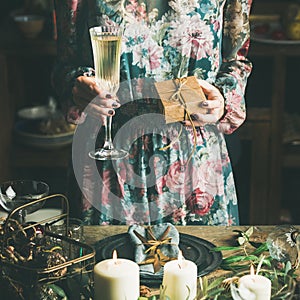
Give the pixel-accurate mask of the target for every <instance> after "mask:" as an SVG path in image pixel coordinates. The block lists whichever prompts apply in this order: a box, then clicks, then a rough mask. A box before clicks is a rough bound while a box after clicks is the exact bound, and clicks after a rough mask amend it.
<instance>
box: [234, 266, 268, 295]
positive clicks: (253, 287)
mask: <svg viewBox="0 0 300 300" xmlns="http://www.w3.org/2000/svg"><path fill="white" fill-rule="evenodd" d="M235 282H237V285H236V284H235ZM271 285H272V283H271V280H270V279H269V278H267V277H265V276H263V275H259V274H258V273H256V274H255V273H254V268H253V266H252V265H251V268H250V273H249V274H246V275H243V276H242V277H240V278H238V279H237V280H236V281H234V282H233V283H232V284H231V295H232V298H233V299H234V300H243V299H245V300H246V299H247V300H251V299H253V300H269V299H271Z"/></svg>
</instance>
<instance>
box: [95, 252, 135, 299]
mask: <svg viewBox="0 0 300 300" xmlns="http://www.w3.org/2000/svg"><path fill="white" fill-rule="evenodd" d="M139 293H140V278H139V266H138V265H137V264H136V263H135V262H133V261H131V260H128V259H124V258H117V252H116V251H114V252H113V257H112V258H111V259H106V260H103V261H101V262H99V263H97V264H96V265H95V267H94V299H95V300H122V299H124V300H126V299H133V300H134V299H138V297H139Z"/></svg>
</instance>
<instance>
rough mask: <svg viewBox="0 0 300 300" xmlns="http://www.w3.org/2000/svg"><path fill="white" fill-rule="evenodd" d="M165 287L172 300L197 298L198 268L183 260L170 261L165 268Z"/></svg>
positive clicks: (179, 257)
mask: <svg viewBox="0 0 300 300" xmlns="http://www.w3.org/2000/svg"><path fill="white" fill-rule="evenodd" d="M162 284H163V287H164V289H165V295H166V296H168V297H169V298H170V299H171V300H183V299H184V300H186V299H189V300H192V299H195V298H196V296H197V266H196V264H195V263H194V262H192V261H190V260H185V259H183V258H182V254H181V252H179V255H178V259H177V260H172V261H169V262H167V263H166V264H165V266H164V276H163V283H162Z"/></svg>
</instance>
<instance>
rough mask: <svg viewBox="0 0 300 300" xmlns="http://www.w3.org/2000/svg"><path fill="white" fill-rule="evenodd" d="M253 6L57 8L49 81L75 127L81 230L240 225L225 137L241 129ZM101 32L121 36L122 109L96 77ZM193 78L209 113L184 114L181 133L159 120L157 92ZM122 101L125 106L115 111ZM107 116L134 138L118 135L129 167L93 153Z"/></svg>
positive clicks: (80, 4) (237, 2)
mask: <svg viewBox="0 0 300 300" xmlns="http://www.w3.org/2000/svg"><path fill="white" fill-rule="evenodd" d="M250 6H251V0H199V1H197V0H190V1H186V0H185V1H184V0H173V1H166V0H161V1H159V0H157V1H154V0H144V1H138V0H127V1H125V0H123V1H115V0H65V1H57V3H56V12H57V28H58V63H57V66H56V68H55V70H54V73H53V75H54V76H53V82H54V85H55V87H56V89H57V91H58V93H59V95H60V97H61V99H62V101H64V102H65V104H67V105H66V107H67V109H68V112H67V118H68V120H69V121H70V122H73V123H75V124H80V125H79V126H78V128H77V131H76V134H75V139H74V142H73V167H74V170H75V175H76V179H77V181H78V183H79V186H80V188H81V192H82V194H83V197H82V202H81V208H80V210H82V213H83V215H82V217H83V219H84V222H85V223H87V224H131V223H141V224H150V223H160V222H171V223H173V224H182V225H185V224H199V225H237V224H239V218H238V203H237V197H236V192H235V186H234V179H233V173H232V168H231V164H230V160H229V156H228V151H227V149H226V144H225V140H224V134H231V133H232V132H233V131H234V130H236V129H237V128H238V127H239V126H240V125H241V124H242V123H243V121H244V120H245V115H246V113H245V100H244V92H245V88H246V83H247V78H248V76H249V74H250V73H251V63H250V62H249V61H248V60H247V58H246V55H247V51H248V47H249V31H250V29H249V21H248V17H249V13H250ZM100 24H102V25H109V24H122V26H124V43H123V48H122V59H121V82H122V83H121V86H122V88H120V94H119V95H118V96H119V97H118V98H119V99H118V98H116V97H113V96H112V95H110V94H109V93H107V92H106V91H104V90H103V89H101V87H98V86H97V85H96V84H95V81H94V78H93V59H92V51H91V45H90V37H89V31H88V29H89V28H90V27H92V26H95V25H100ZM186 76H196V77H197V78H198V82H199V84H200V86H201V87H202V89H203V91H204V93H205V95H206V98H207V100H206V101H202V102H201V103H200V99H199V106H200V107H201V108H202V109H203V110H204V111H205V112H204V113H203V112H201V113H199V112H193V111H191V112H188V113H189V114H190V116H191V117H190V118H187V120H185V121H183V122H173V123H168V124H164V123H163V122H160V119H159V118H158V119H155V118H156V117H154V119H153V116H157V114H152V113H157V112H158V110H157V109H158V107H159V106H158V103H159V100H157V99H155V98H157V97H153V82H154V81H157V82H161V81H165V80H170V79H174V78H181V77H186ZM122 84H123V85H122ZM122 93H123V94H124V93H125V94H126V96H124V95H123V99H125V98H126V99H130V101H129V102H128V101H127V103H126V104H123V105H121V106H120V102H119V100H120V101H122ZM92 99H94V101H92V102H91V100H92ZM196 100H197V99H196ZM125 102H126V101H125ZM109 115H113V116H114V117H113V124H114V125H115V126H116V127H117V128H119V129H120V128H122V127H121V126H123V128H124V126H125V129H126V128H127V129H128V130H127V131H126V130H125V131H124V130H123V131H122V132H123V133H124V132H128V131H130V134H129V135H128V136H126V138H124V137H123V139H122V135H123V133H122V134H120V135H119V140H120V141H122V142H123V146H124V145H125V146H126V147H128V148H127V149H129V152H130V154H129V158H128V159H125V160H120V161H115V162H111V161H108V162H101V163H100V162H95V161H93V160H92V159H91V158H89V157H88V152H89V151H90V150H92V147H94V143H95V139H96V136H97V134H98V133H99V132H100V137H101V136H102V139H103V134H102V131H101V128H100V127H101V120H103V118H104V117H105V116H109ZM117 133H118V131H116V132H115V134H117ZM76 136H77V137H76ZM84 139H85V140H84ZM116 142H118V141H116ZM120 143H121V142H120ZM71 197H72V199H71V201H74V198H73V197H74V196H71ZM72 206H73V209H74V204H72Z"/></svg>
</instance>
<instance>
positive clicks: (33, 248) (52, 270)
mask: <svg viewBox="0 0 300 300" xmlns="http://www.w3.org/2000/svg"><path fill="white" fill-rule="evenodd" d="M55 200H57V201H58V203H60V204H61V205H62V206H63V207H68V201H67V198H66V197H65V196H64V195H60V194H57V195H50V196H47V197H44V198H41V199H37V200H34V201H32V202H31V203H28V204H25V205H22V206H20V207H18V208H16V209H14V210H13V211H12V212H11V213H10V214H9V215H8V216H7V218H6V219H5V221H4V222H3V223H2V224H0V242H1V243H0V268H1V276H0V290H1V292H2V291H3V293H4V294H1V297H2V296H3V297H4V298H3V299H26V300H27V299H28V300H35V299H49V300H50V299H60V298H55V295H59V294H60V295H63V294H66V295H68V297H69V298H70V299H77V298H78V295H81V296H84V297H85V298H84V299H90V298H91V296H92V292H93V291H92V285H93V278H92V276H91V274H92V266H94V263H95V260H94V257H95V252H94V249H93V248H92V247H91V246H89V245H86V244H84V243H82V242H79V241H76V240H75V239H71V238H69V237H68V236H64V235H57V234H55V233H53V232H51V231H49V224H51V225H52V224H55V223H56V222H61V221H62V220H65V221H66V222H67V223H68V214H67V213H59V214H58V215H56V216H48V217H46V218H45V219H43V220H40V221H37V222H26V223H20V222H19V221H18V220H16V219H14V218H13V216H15V215H17V214H18V210H20V209H21V210H22V209H23V208H24V207H25V208H26V207H27V206H30V205H36V204H37V203H38V202H39V201H43V202H48V201H52V202H54V201H55ZM52 204H53V203H52ZM29 209H30V207H29ZM59 211H60V212H61V210H59ZM65 218H66V219H65ZM71 248H72V249H77V251H76V253H79V252H80V251H79V250H81V255H80V256H76V257H72V256H71V255H70V249H71ZM3 287H4V288H3ZM15 295H17V296H18V297H17V298H16V297H14V296H15ZM48 296H49V297H48ZM76 297H77V298H76Z"/></svg>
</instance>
